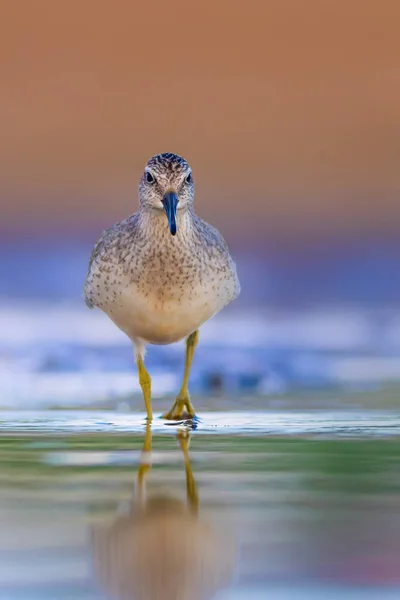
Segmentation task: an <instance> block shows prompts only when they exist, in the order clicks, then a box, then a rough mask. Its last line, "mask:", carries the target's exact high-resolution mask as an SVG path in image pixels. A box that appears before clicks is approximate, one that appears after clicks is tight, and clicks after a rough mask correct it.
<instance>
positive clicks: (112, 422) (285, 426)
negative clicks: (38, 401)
mask: <svg viewBox="0 0 400 600" xmlns="http://www.w3.org/2000/svg"><path fill="white" fill-rule="evenodd" d="M144 425H145V420H144V414H143V413H136V414H132V413H128V414H120V413H115V412H111V411H110V412H106V411H102V412H97V411H93V412H92V411H32V412H31V411H6V412H3V416H2V420H1V421H0V431H8V432H11V431H16V432H35V431H36V432H43V433H50V432H51V433H57V432H59V433H65V432H68V433H84V432H87V433H90V432H104V433H106V432H110V433H111V432H132V433H134V432H136V433H140V432H142V431H143V428H144ZM168 425H171V423H168V424H167V423H166V422H165V421H163V420H162V419H158V418H156V419H154V421H153V425H152V430H153V432H155V433H160V432H164V433H165V432H166V431H168V430H169V429H171V427H169V426H168ZM177 425H180V424H177ZM195 428H196V429H197V430H198V431H199V432H201V433H209V434H229V433H246V434H254V435H257V434H260V435H261V434H263V435H272V436H273V435H281V436H286V435H288V436H304V435H324V436H328V437H329V436H350V437H352V436H354V437H371V436H372V437H386V436H395V435H400V415H399V414H398V413H397V412H392V411H382V412H378V411H367V410H360V411H348V410H347V411H316V410H315V411H301V412H300V411H272V410H271V411H252V412H247V411H242V412H228V411H226V412H225V411H224V412H205V413H201V418H200V419H199V421H198V422H197V423H196V426H195ZM172 429H175V428H174V427H172Z"/></svg>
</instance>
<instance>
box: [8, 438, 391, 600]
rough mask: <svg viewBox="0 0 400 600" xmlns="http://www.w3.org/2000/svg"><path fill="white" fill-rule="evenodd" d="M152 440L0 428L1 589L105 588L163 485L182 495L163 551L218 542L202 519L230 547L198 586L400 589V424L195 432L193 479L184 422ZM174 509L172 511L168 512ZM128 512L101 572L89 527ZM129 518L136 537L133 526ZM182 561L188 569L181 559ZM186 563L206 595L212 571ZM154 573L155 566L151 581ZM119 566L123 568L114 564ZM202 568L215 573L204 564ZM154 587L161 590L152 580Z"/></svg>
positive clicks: (31, 593)
mask: <svg viewBox="0 0 400 600" xmlns="http://www.w3.org/2000/svg"><path fill="white" fill-rule="evenodd" d="M144 440H145V432H144V431H142V432H141V433H140V432H136V433H129V434H123V433H119V434H110V433H86V434H85V435H82V434H79V433H75V434H73V435H72V434H68V433H66V434H55V433H53V434H51V433H48V432H44V433H43V432H42V433H41V434H38V432H36V433H29V434H27V433H25V434H22V433H18V432H11V431H9V432H6V433H3V435H2V437H1V438H0V523H1V531H2V534H1V538H0V583H1V587H0V590H1V591H0V598H2V599H3V598H4V599H6V598H10V599H11V598H24V599H26V600H28V599H33V598H35V599H39V598H41V599H47V598H104V597H107V596H106V595H105V594H106V591H107V589H108V593H111V592H110V585H111V584H110V582H109V581H104V577H105V573H106V572H108V571H107V568H106V567H105V566H104V564H106V565H107V564H111V563H110V561H111V562H112V563H113V564H114V565H115V564H118V561H119V560H121V561H122V562H123V560H122V558H121V556H129V555H130V554H129V553H130V552H131V549H130V545H129V544H130V543H131V538H130V534H129V531H130V525H128V524H129V523H130V521H129V519H130V518H131V517H130V516H129V515H132V514H133V513H134V511H135V510H136V509H137V507H141V510H143V507H146V506H148V505H149V503H151V502H152V498H157V497H161V498H164V500H165V499H176V500H178V501H179V505H177V506H178V510H177V512H176V514H174V516H173V518H172V517H171V518H172V521H171V522H173V527H172V526H171V527H172V529H171V531H172V533H171V534H170V538H165V539H166V540H167V541H166V547H167V554H168V553H169V552H171V553H172V552H174V551H175V550H174V548H175V547H177V548H178V550H179V548H180V546H179V543H180V541H181V542H182V543H183V541H182V539H181V536H182V532H185V533H186V534H187V535H188V536H189V542H190V547H192V546H193V547H194V548H195V549H196V552H197V553H198V555H199V556H202V557H203V558H204V557H206V556H207V555H208V554H209V552H210V550H209V549H207V548H208V547H207V546H205V547H203V546H202V544H203V542H202V541H201V540H202V539H203V538H202V535H203V534H202V533H201V531H202V529H201V527H206V528H207V531H209V532H210V533H209V535H211V536H212V537H211V539H212V540H213V541H212V542H211V548H214V547H215V548H217V547H220V548H221V552H220V553H219V554H218V555H219V556H223V557H224V559H226V560H225V563H224V561H222V563H221V564H219V562H220V560H219V559H218V560H217V559H214V560H213V567H212V569H214V570H215V571H216V572H217V573H218V572H219V571H223V573H224V577H223V578H222V581H221V582H220V583H218V584H216V589H214V590H213V594H214V596H212V595H211V596H210V595H205V596H201V597H204V598H206V597H207V598H208V597H210V598H211V597H215V598H221V599H222V598H223V599H224V600H225V599H229V598H235V599H236V598H245V597H246V598H249V597H250V598H251V597H254V598H259V597H260V598H264V597H267V596H266V594H267V593H268V594H270V595H269V596H268V597H272V598H286V597H287V598H292V597H293V598H297V597H298V598H303V597H307V598H314V597H315V598H319V597H321V594H322V591H323V594H325V595H328V597H330V596H329V594H330V593H332V594H333V595H332V597H335V598H341V597H343V598H347V597H366V598H369V597H374V598H375V597H376V598H386V597H392V596H391V594H398V592H399V589H400V441H399V440H398V438H397V437H389V438H385V439H383V438H376V439H362V438H353V439H342V438H331V439H324V438H323V437H315V436H314V437H312V438H310V439H307V438H304V437H300V436H299V437H293V436H292V437H287V436H286V437H274V438H269V437H266V436H262V435H247V434H245V433H234V434H224V433H221V432H220V433H219V435H217V436H212V435H209V434H205V433H201V432H197V431H195V432H192V433H191V437H190V447H189V457H190V466H189V469H190V468H191V470H192V474H193V480H192V479H191V477H190V476H189V479H188V475H187V471H186V470H185V462H184V458H185V456H184V452H183V450H182V448H181V446H180V444H179V442H178V440H177V437H176V430H175V429H173V430H168V432H167V433H162V432H157V433H153V437H152V448H151V453H145V454H143V453H142V450H143V444H144ZM149 461H151V462H152V466H151V468H148V469H146V468H144V471H145V473H144V477H143V480H142V481H143V482H144V483H143V484H142V485H143V488H140V487H139V485H138V469H139V467H140V465H142V470H143V467H144V465H147V464H148V463H149ZM186 466H188V465H186ZM144 471H143V472H144ZM140 489H141V490H142V493H141V494H139V490H140ZM193 498H195V502H194V504H195V505H196V506H198V513H196V515H195V516H193V514H192V512H191V511H192V509H193ZM163 510H164V509H161V513H162V514H163V515H164V513H163ZM168 514H169V513H168V510H167V511H166V512H165V515H166V517H165V518H167V517H168ZM165 515H164V516H165ZM188 515H189V516H188ZM164 516H163V517H162V518H164ZM168 518H169V517H168ZM121 519H122V520H123V519H127V520H126V521H122V522H123V523H125V525H124V527H123V529H124V528H126V531H127V532H128V533H127V539H125V541H124V542H123V544H125V546H123V548H125V550H124V549H122V550H121V548H120V546H119V544H120V542H119V538H116V541H115V543H114V542H113V543H114V546H113V545H111V546H110V545H108V546H107V544H106V546H105V547H106V548H108V550H107V551H105V550H104V548H103V549H101V545H100V550H101V552H102V556H103V557H104V556H105V557H106V558H105V559H104V560H105V563H104V564H103V566H102V569H101V572H102V576H101V577H99V571H98V568H97V571H96V568H95V567H96V561H95V558H94V557H95V556H96V552H97V553H98V551H99V548H97V549H96V547H94V545H93V532H96V531H98V530H101V531H103V532H104V531H105V532H107V531H108V532H110V531H114V529H113V527H114V528H115V527H117V529H118V527H119V525H115V524H116V523H117V524H118V523H120V522H121V521H120V520H121ZM135 523H136V521H135ZM154 523H157V521H154ZM135 526H136V527H138V525H137V524H136V525H135ZM139 527H142V525H141V522H139ZM154 527H157V525H154ZM199 527H200V529H199ZM132 531H133V533H132V539H133V540H134V539H135V535H136V536H137V531H138V530H137V529H135V527H133V530H132ZM140 531H142V529H140ZM160 531H164V529H163V528H162V527H161V529H160ZM135 532H136V533H135ZM175 532H176V535H175ZM149 535H150V534H149ZM157 535H158V534H157ZM157 535H156V539H157ZM160 535H161V534H160ZM207 535H208V534H207ZM190 536H191V537H190ZM161 539H164V538H162V537H160V540H161ZM149 543H150V542H149ZM204 543H205V542H204ZM146 544H147V538H145V541H144V542H142V550H141V552H142V555H143V557H142V558H143V560H144V559H145V556H144V550H143V548H144V547H145V546H146ZM218 544H220V546H219V545H218ZM110 548H111V549H110ZM178 550H176V551H177V552H178ZM162 551H163V549H162V548H161V547H160V548H159V547H158V546H157V545H156V549H155V550H154V549H153V550H151V552H152V553H153V554H152V557H153V558H152V559H151V560H154V561H155V564H157V563H156V561H157V560H158V559H157V552H162ZM179 551H180V550H179ZM104 553H105V554H104ZM196 556H197V555H196ZM142 558H141V560H142ZM203 558H202V560H203ZM132 560H133V559H132ZM146 560H147V559H146ZM151 560H150V559H149V563H148V564H150V563H151ZM180 560H182V559H180ZM204 560H205V558H204ZM196 564H197V563H196ZM132 568H133V567H132ZM210 568H211V567H210ZM182 571H183V572H181V573H180V577H181V578H182V581H183V579H184V575H183V573H184V572H185V569H184V567H182ZM188 572H189V573H190V577H192V578H193V585H192V588H191V589H192V591H193V594H194V595H193V597H194V598H197V596H196V595H195V591H194V590H199V589H200V587H201V586H202V585H203V584H204V581H203V583H202V580H201V578H200V579H199V575H198V573H197V574H196V568H194V567H193V568H192V569H189V570H188ZM199 572H200V571H199ZM157 573H160V571H159V570H157V569H155V572H154V573H152V579H151V581H152V583H154V582H155V579H156V578H157V576H158V575H157ZM117 576H119V571H118V568H116V571H115V572H114V573H113V574H112V575H111V576H110V577H111V579H113V580H115V578H116V577H117ZM171 577H172V578H173V574H171ZM203 577H204V578H205V579H207V577H208V575H207V572H206V573H205V574H204V573H203ZM106 579H107V577H106ZM208 579H209V580H211V579H212V577H211V575H210V576H209V577H208ZM217 581H218V578H217ZM179 582H180V583H179V585H181V579H179ZM164 583H165V582H164ZM113 585H114V587H115V581H113V583H112V585H111V588H112V586H113ZM126 585H127V584H126ZM165 585H166V583H165ZM182 585H183V584H182ZM121 586H122V587H121ZM123 587H124V584H121V585H120V587H119V588H118V589H119V590H120V591H121V589H123ZM196 593H197V592H196ZM205 593H206V592H205ZM207 593H208V594H210V593H211V592H210V591H209V590H208V592H207ZM215 594H216V595H215ZM285 594H286V595H285ZM360 594H361V596H360ZM374 594H375V595H374ZM109 597H124V598H125V597H128V596H118V595H117V596H115V594H114V596H112V595H111V596H109ZM146 597H147V598H149V599H151V598H152V596H151V595H150V594H149V593H148V594H147V596H146ZM393 597H398V595H393Z"/></svg>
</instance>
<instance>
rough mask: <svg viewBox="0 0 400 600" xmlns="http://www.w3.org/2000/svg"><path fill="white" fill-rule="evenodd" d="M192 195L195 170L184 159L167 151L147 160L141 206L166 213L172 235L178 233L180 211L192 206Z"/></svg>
mask: <svg viewBox="0 0 400 600" xmlns="http://www.w3.org/2000/svg"><path fill="white" fill-rule="evenodd" d="M193 196H194V184H193V176H192V170H191V168H190V166H189V165H188V163H187V162H186V160H185V159H184V158H182V157H181V156H178V155H177V154H171V153H170V152H166V153H165V154H157V155H156V156H153V157H152V158H151V159H150V160H149V161H148V163H147V165H146V167H145V169H144V172H143V175H142V177H141V180H140V185H139V199H140V205H141V206H142V207H144V208H149V209H154V210H162V211H164V212H165V214H166V216H167V218H168V225H169V230H170V232H171V234H172V235H175V234H176V226H177V225H176V213H177V211H178V210H183V209H187V208H188V207H189V206H191V205H192V204H193Z"/></svg>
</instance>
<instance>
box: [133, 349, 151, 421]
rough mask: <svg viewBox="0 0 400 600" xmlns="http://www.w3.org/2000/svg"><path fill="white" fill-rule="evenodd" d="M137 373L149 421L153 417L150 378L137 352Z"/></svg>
mask: <svg viewBox="0 0 400 600" xmlns="http://www.w3.org/2000/svg"><path fill="white" fill-rule="evenodd" d="M136 362H137V368H138V374H139V383H140V387H141V388H142V392H143V398H144V404H145V407H146V412H147V420H148V421H149V422H151V421H152V419H153V410H152V407H151V378H150V375H149V374H148V372H147V370H146V367H145V366H144V362H143V357H142V356H141V355H140V354H139V355H138V356H137V359H136Z"/></svg>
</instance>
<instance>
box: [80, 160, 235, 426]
mask: <svg viewBox="0 0 400 600" xmlns="http://www.w3.org/2000/svg"><path fill="white" fill-rule="evenodd" d="M193 199H194V182H193V175H192V170H191V168H190V166H189V164H188V163H187V162H186V160H185V159H184V158H182V157H180V156H178V155H176V154H172V153H165V154H158V155H156V156H153V157H152V158H151V159H150V160H149V161H148V163H147V165H146V167H145V169H144V172H143V175H142V177H141V179H140V184H139V210H138V212H136V213H135V214H133V215H131V216H129V217H128V218H127V219H125V220H123V221H121V222H120V223H117V224H116V225H113V226H112V227H110V228H109V229H107V230H106V231H105V232H104V233H103V234H102V235H101V237H100V239H99V240H98V242H97V244H96V245H95V247H94V250H93V252H92V255H91V258H90V262H89V270H88V274H87V277H86V280H85V284H84V297H85V301H86V304H87V305H88V306H89V307H90V308H93V307H98V308H100V309H101V310H102V311H103V312H105V313H106V314H107V315H108V316H109V317H110V319H111V320H112V321H113V322H114V323H115V324H116V325H117V326H118V327H119V328H120V329H121V330H122V331H123V332H125V333H126V335H127V336H128V337H129V338H130V339H131V340H132V342H133V345H134V349H135V359H136V364H137V368H138V375H139V383H140V386H141V389H142V392H143V398H144V402H145V407H146V412H147V419H148V420H149V421H151V419H152V416H153V415H152V404H151V379H150V375H149V373H148V372H147V370H146V368H145V365H144V355H145V347H146V344H171V343H174V342H178V341H180V340H182V339H185V338H186V359H185V369H184V375H183V381H182V386H181V390H180V392H179V394H178V396H177V398H176V401H175V404H174V405H173V407H172V408H171V410H170V411H169V412H167V413H165V414H164V415H162V416H163V418H165V419H168V420H182V419H184V418H187V419H193V418H194V417H195V411H194V408H193V405H192V403H191V401H190V396H189V391H188V383H189V374H190V369H191V366H192V361H193V356H194V351H195V347H196V345H197V342H198V339H199V327H200V326H201V325H202V324H203V323H205V322H206V321H207V320H208V319H210V318H211V317H212V316H214V315H215V314H216V313H218V312H219V311H220V310H221V309H222V308H224V307H225V306H226V305H227V304H228V303H229V302H231V301H232V300H234V299H235V298H236V297H237V296H238V294H239V293H240V284H239V279H238V276H237V271H236V265H235V263H234V261H233V259H232V258H231V256H230V254H229V250H228V246H227V244H226V242H225V240H224V238H223V237H222V235H221V234H220V233H219V232H218V231H217V230H216V229H215V228H214V227H212V226H211V225H209V224H208V223H206V222H205V221H203V220H202V219H200V217H198V216H197V215H196V214H195V212H194V209H193Z"/></svg>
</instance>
